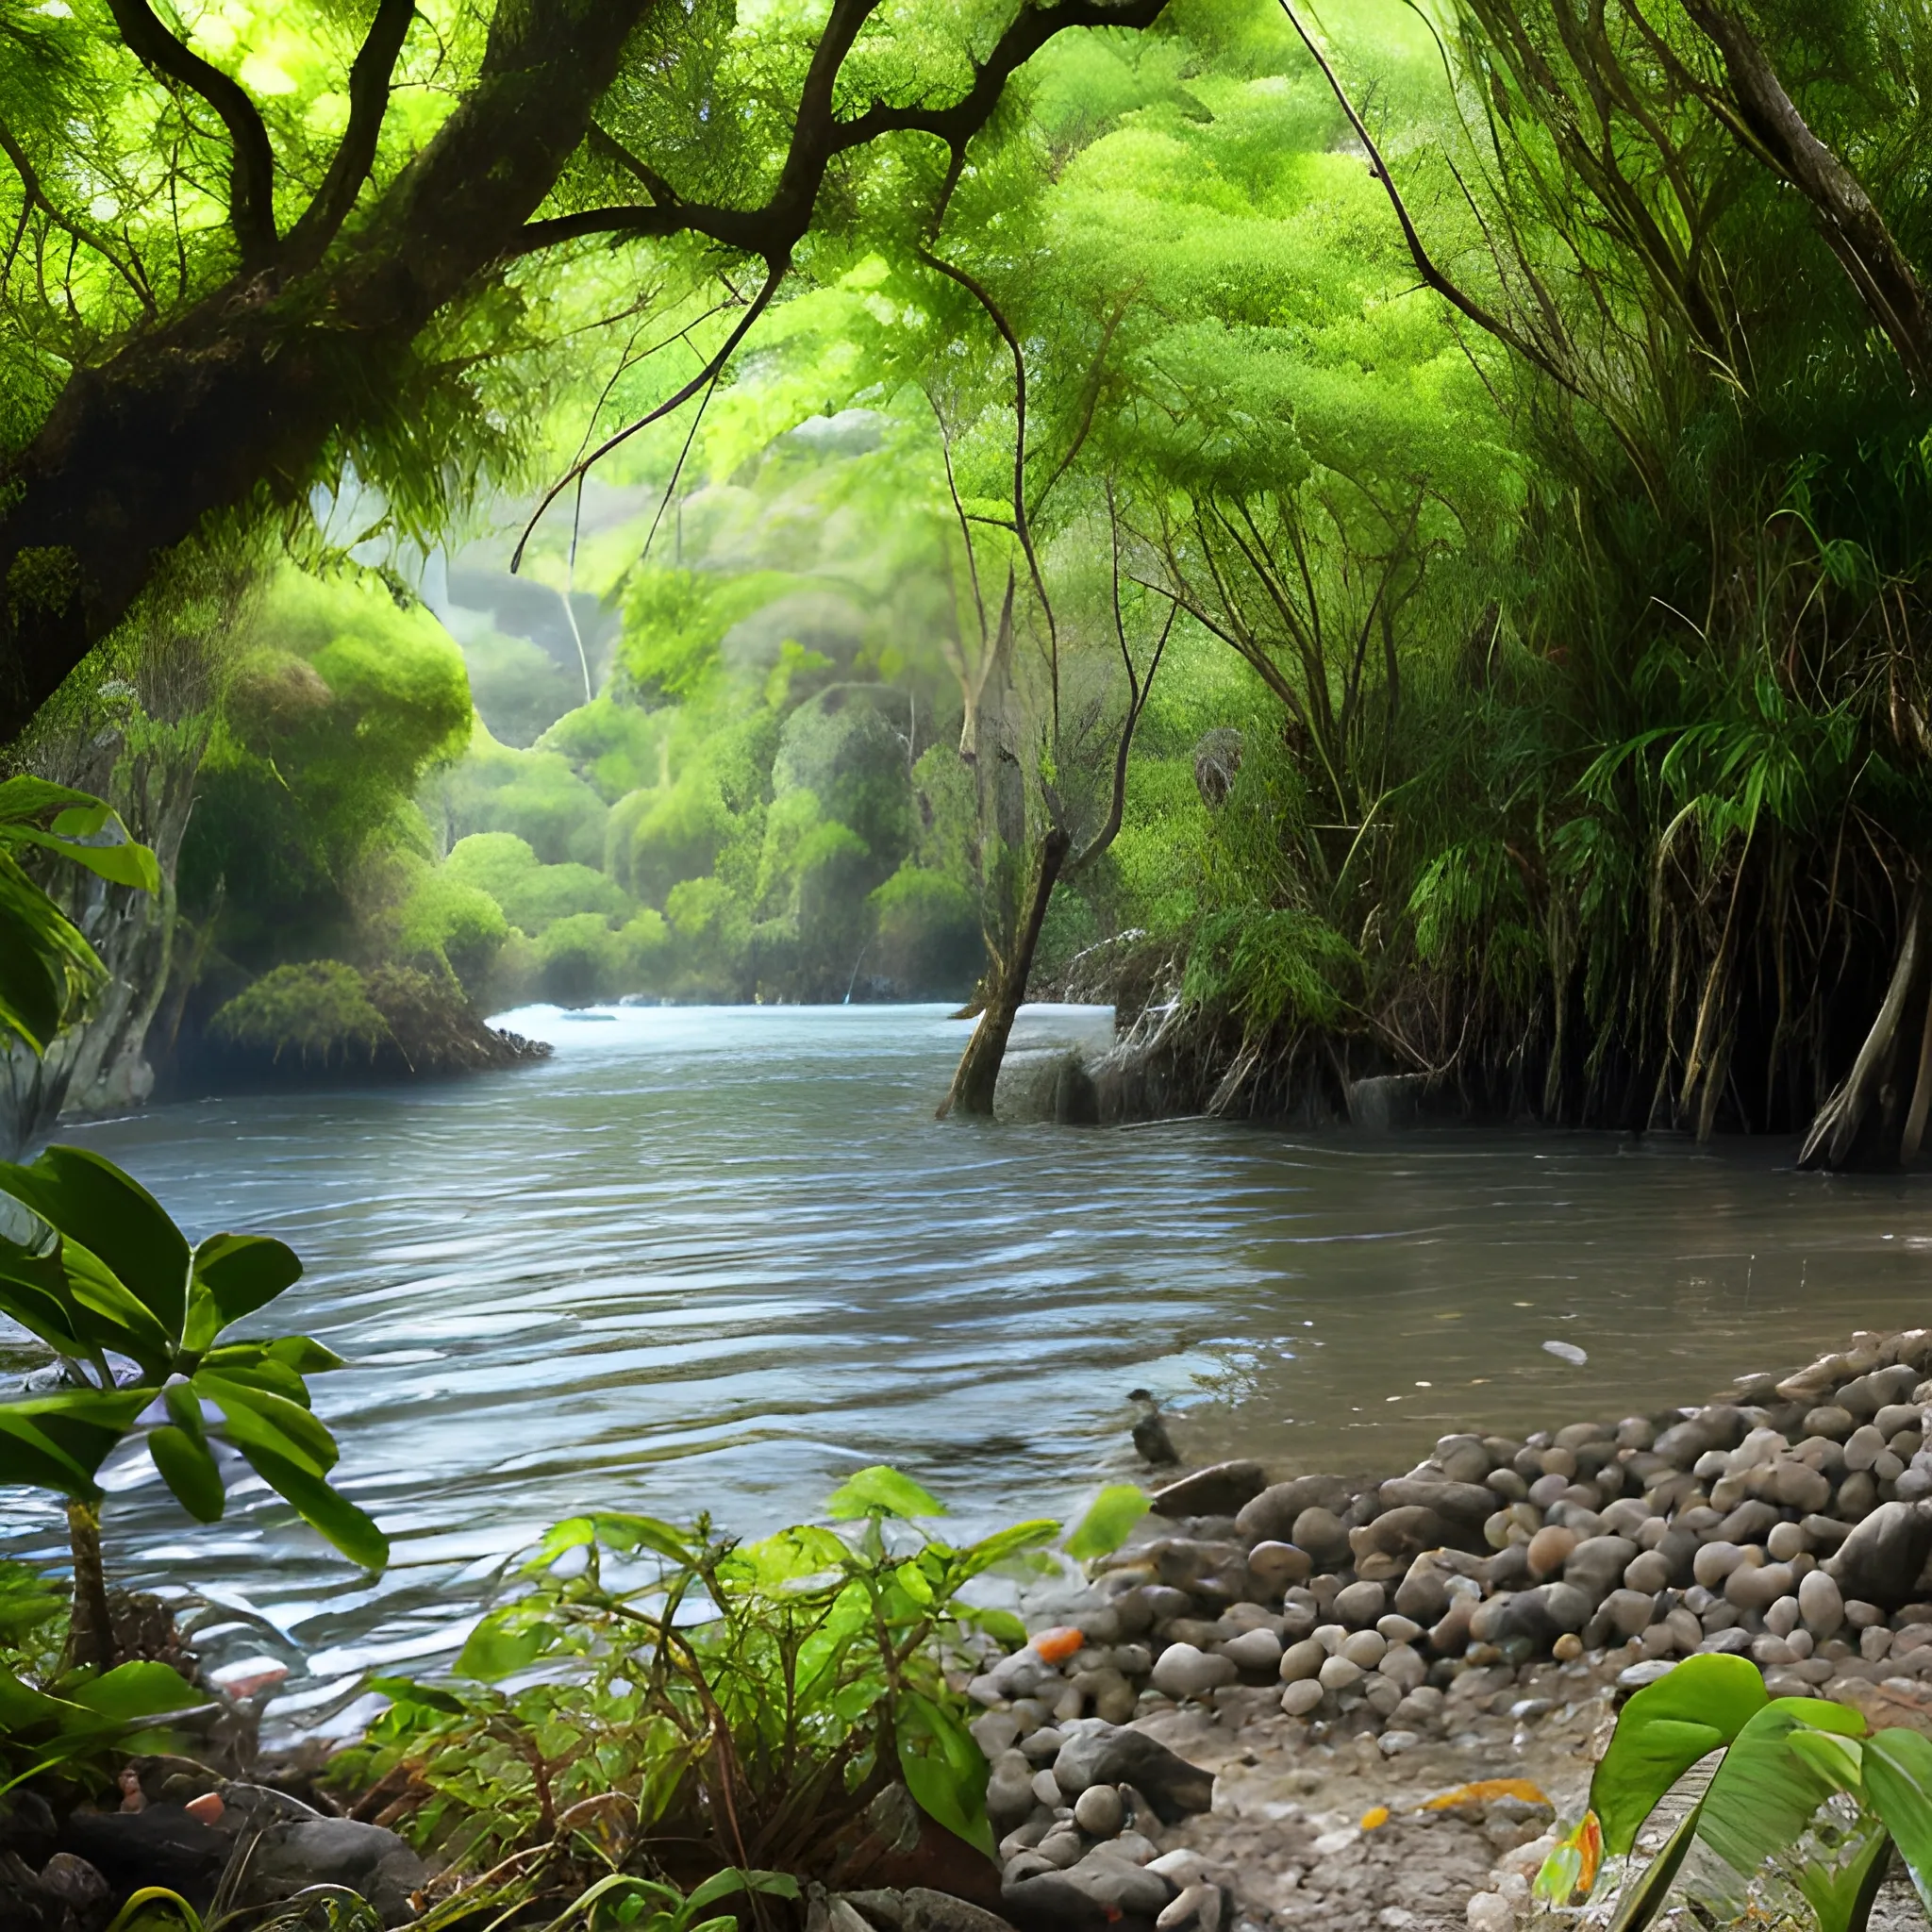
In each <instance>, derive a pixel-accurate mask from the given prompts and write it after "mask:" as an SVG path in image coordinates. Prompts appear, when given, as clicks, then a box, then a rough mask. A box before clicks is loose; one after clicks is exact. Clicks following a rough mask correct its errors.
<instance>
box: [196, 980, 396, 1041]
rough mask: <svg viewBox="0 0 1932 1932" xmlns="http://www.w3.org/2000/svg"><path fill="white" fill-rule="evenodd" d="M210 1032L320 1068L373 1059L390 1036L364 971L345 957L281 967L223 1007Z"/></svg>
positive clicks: (219, 1010) (219, 1039) (218, 1011)
mask: <svg viewBox="0 0 1932 1932" xmlns="http://www.w3.org/2000/svg"><path fill="white" fill-rule="evenodd" d="M208 1030H209V1032H210V1033H211V1034H212V1035H213V1036H214V1038H215V1039H216V1040H218V1041H223V1042H224V1043H225V1044H226V1045H229V1046H235V1047H240V1048H242V1049H243V1050H244V1051H247V1052H251V1053H265V1054H267V1055H268V1056H269V1058H270V1059H271V1060H272V1061H276V1062H278V1061H280V1059H281V1058H282V1057H283V1055H285V1054H287V1055H289V1056H291V1058H293V1059H294V1061H295V1062H296V1064H297V1065H299V1066H305V1067H306V1066H308V1065H309V1064H310V1062H311V1060H312V1061H313V1063H314V1064H315V1065H316V1066H318V1067H326V1066H329V1065H331V1064H334V1063H336V1062H342V1063H346V1062H347V1061H349V1060H350V1059H352V1058H357V1059H364V1060H373V1059H374V1058H375V1053H376V1049H377V1048H378V1047H379V1046H381V1044H382V1043H383V1041H386V1040H387V1039H388V1038H389V1037H390V1031H389V1025H388V1023H387V1022H386V1021H385V1020H384V1019H383V1017H382V1015H381V1014H380V1013H379V1012H377V1011H376V1009H375V1007H374V1006H373V1005H372V1004H371V1002H370V998H369V991H368V988H367V987H366V986H365V985H364V984H363V980H362V975H361V974H359V973H358V972H357V970H356V969H355V967H353V966H348V965H344V964H343V963H342V961H341V960H340V959H312V960H310V961H308V963H307V964H306V965H302V966H277V967H276V968H275V970H274V971H273V972H272V973H266V974H263V975H262V976H261V978H259V979H258V980H257V981H256V982H255V984H254V985H253V986H251V987H249V988H248V990H247V991H245V992H241V993H238V994H237V995H236V996H235V997H234V998H233V999H231V1000H230V1001H228V1003H227V1004H226V1005H225V1006H224V1007H222V1008H219V1009H218V1010H217V1011H216V1013H215V1016H214V1018H213V1020H212V1021H211V1022H210V1023H209V1026H208Z"/></svg>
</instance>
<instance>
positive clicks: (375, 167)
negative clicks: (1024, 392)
mask: <svg viewBox="0 0 1932 1932" xmlns="http://www.w3.org/2000/svg"><path fill="white" fill-rule="evenodd" d="M1163 4H1164V0H1052V4H1047V5H1037V4H1033V0H1026V4H1023V5H1022V6H1021V7H1020V8H1018V9H1017V10H1016V11H1015V12H1014V13H1012V14H1011V15H1010V16H1009V17H1008V20H1007V22H1006V24H1005V25H1004V27H1003V28H1001V29H1000V30H999V31H997V32H996V33H993V34H991V36H990V37H986V38H981V37H980V36H978V35H976V34H974V33H973V32H971V31H970V30H968V27H969V25H970V24H967V23H962V22H960V21H959V20H958V17H957V15H956V14H955V11H954V10H953V9H952V8H934V9H933V10H932V12H931V13H929V14H927V15H925V16H923V17H921V18H919V19H917V20H915V21H913V22H910V23H907V22H903V21H900V20H898V19H896V18H893V19H886V20H881V19H879V18H877V17H876V16H877V14H878V0H834V4H833V5H832V7H831V9H830V12H829V14H828V16H827V17H826V18H825V20H824V23H823V25H821V26H819V27H818V28H817V30H816V31H812V32H801V31H798V30H796V29H785V30H782V31H772V30H767V29H759V30H758V31H756V32H749V33H744V34H740V33H738V32H737V31H736V30H735V27H734V21H735V14H734V11H733V9H732V8H729V7H728V6H727V5H725V4H724V0H700V4H699V5H697V6H696V7H695V8H692V9H691V10H689V11H687V10H686V9H685V8H682V7H675V6H671V5H668V4H665V0H501V4H499V5H497V6H495V7H494V8H492V9H491V10H490V12H489V13H488V16H487V18H485V17H482V16H480V15H479V14H477V13H474V12H471V11H469V10H467V9H466V10H464V11H463V12H462V13H460V14H459V15H458V21H457V23H456V26H455V29H454V31H453V32H451V33H450V34H448V35H440V34H438V33H436V32H434V31H432V29H431V27H430V25H429V23H428V22H427V20H426V19H425V18H424V17H422V16H420V15H419V14H418V13H417V10H416V8H414V6H413V5H412V4H411V0H375V5H374V6H373V7H368V6H365V7H364V8H360V9H358V13H359V24H360V37H359V39H358V41H356V42H354V44H353V48H352V47H351V46H350V45H347V44H343V43H341V14H340V12H339V10H338V9H335V8H326V7H323V6H320V5H317V6H315V7H314V8H313V9H312V10H308V9H305V10H304V11H303V12H302V13H301V14H299V15H296V16H294V17H293V18H292V19H291V13H290V10H288V9H281V8H276V9H274V10H273V13H272V12H271V10H270V9H268V8H263V10H262V14H261V22H262V24H264V25H265V24H266V23H267V22H268V21H269V20H270V19H271V18H273V19H274V20H275V27H276V33H275V37H274V44H275V47H276V49H277V50H278V52H277V55H276V58H267V57H265V56H264V57H263V58H262V59H261V60H259V61H258V62H254V63H251V62H250V61H249V60H245V59H242V58H240V57H241V56H242V53H243V51H244V46H243V43H242V42H239V41H238V42H235V43H233V44H231V45H229V46H227V47H225V48H224V47H221V46H218V45H217V44H216V43H215V42H214V41H212V40H211V39H209V38H208V36H207V35H206V34H205V33H204V35H203V37H202V39H201V41H200V42H199V43H197V42H196V39H195V36H194V35H193V34H192V32H188V31H179V32H177V31H176V30H175V29H174V28H173V27H171V26H170V25H168V23H167V22H166V20H164V19H163V17H162V16H161V14H160V13H158V12H157V11H156V10H155V8H153V7H152V6H151V5H150V4H149V0H102V6H103V8H104V11H97V10H96V9H94V8H84V9H80V10H76V11H74V12H70V11H69V10H68V9H65V8H61V9H58V11H55V10H50V9H44V8H28V7H26V6H25V4H24V0H6V4H5V5H4V6H0V155H4V157H5V158H6V160H7V161H8V163H9V164H10V171H11V175H12V181H11V184H10V189H0V235H4V236H5V238H6V246H5V250H4V253H0V330H4V335H0V384H4V391H0V403H4V408H5V416H4V418H0V586H4V594H0V739H6V738H10V737H11V736H13V735H14V734H15V733H17V732H18V731H19V729H20V728H21V727H22V725H23V724H25V720H26V719H27V718H28V717H29V716H30V715H31V714H32V712H33V710H34V708H36V707H37V706H38V705H39V704H41V703H42V702H43V701H44V700H45V698H46V697H47V696H48V695H49V694H50V693H51V692H52V691H54V690H55V689H56V688H57V686H58V684H59V683H60V681H61V680H62V679H63V678H64V677H65V676H66V675H67V674H68V673H69V672H70V671H71V670H72V669H73V668H74V667H75V665H76V664H77V663H78V662H79V661H80V660H81V658H83V657H84V656H85V655H86V654H87V652H88V650H89V649H90V648H91V647H92V645H93V644H94V643H96V642H97V641H100V640H101V639H102V638H104V637H105V636H107V635H108V632H110V631H111V630H112V629H113V627H114V626H115V625H116V624H118V623H119V622H120V620H121V619H122V617H123V616H124V615H125V613H126V612H127V610H128V609H129V608H130V606H131V605H132V604H133V602H134V600H135V599H136V598H137V597H138V596H139V595H140V594H141V593H142V591H143V590H144V589H145V588H146V587H147V586H148V584H149V583H150V582H151V581H153V579H154V577H155V575H156V573H157V571H158V569H159V568H160V567H161V566H162V563H163V560H164V559H165V558H167V557H168V555H169V554H170V553H171V552H173V551H174V550H175V549H176V547H177V546H179V545H180V544H181V543H182V542H184V541H186V540H187V539H189V538H190V537H191V536H192V535H193V534H194V533H195V532H196V531H197V530H198V529H200V528H202V527H203V526H204V525H205V524H206V523H207V521H208V519H210V518H214V517H220V516H223V515H228V514H241V515H247V514H251V513H254V512H256V511H258V510H259V509H260V508H262V507H264V505H273V504H280V505H283V506H291V505H299V504H300V503H301V502H302V500H303V498H304V496H305V493H306V492H307V491H308V488H309V487H310V485H311V484H312V483H314V482H315V481H316V480H318V479H319V478H320V477H322V476H324V475H330V474H339V473H341V471H343V470H344V469H347V470H352V471H353V472H354V473H355V475H356V476H357V477H358V478H359V479H360V480H361V481H362V482H364V483H366V484H370V485H373V486H374V487H375V488H376V489H378V490H380V491H384V492H385V493H386V495H387V497H388V499H389V502H390V507H391V513H392V514H394V515H395V516H397V517H398V518H400V519H402V520H403V521H406V522H408V521H410V520H412V519H413V521H414V522H415V523H416V524H417V525H419V526H426V525H429V524H431V523H433V522H435V521H436V520H437V518H438V517H439V516H440V515H441V512H442V511H443V509H444V508H445V507H446V499H447V493H448V491H449V490H450V489H451V487H452V479H453V477H455V476H457V475H460V473H461V472H462V471H463V469H464V468H465V467H468V468H471V469H474V467H475V463H476V462H477V460H478V456H477V453H476V450H475V442H476V441H477V440H478V439H477V436H476V432H477V430H478V428H479V425H480V422H481V417H480V415H479V412H478V411H477V409H476V408H475V404H476V401H477V397H478V392H479V390H478V386H479V384H480V383H481V382H482V381H483V380H484V377H483V375H480V374H479V371H482V370H484V369H486V368H487V366H488V364H489V362H490V359H491V357H492V356H493V355H495V354H497V353H499V352H501V351H502V350H504V349H505V348H507V347H508V346H510V345H512V344H514V343H516V342H517V341H520V340H522V335H523V331H524V330H525V325H526V321H527V308H528V303H529V300H530V297H529V295H528V290H527V281H526V278H525V276H524V275H522V273H521V267H520V265H522V264H525V263H528V262H531V261H533V260H538V259H540V258H541V260H542V261H544V262H545V263H546V264H548V263H554V262H555V261H556V260H557V259H558V251H563V250H567V249H569V248H570V247H572V246H573V245H575V244H583V243H591V244H594V245H596V246H599V247H603V246H611V245H619V244H624V243H630V244H645V245H646V249H647V255H648V259H649V261H650V263H651V264H652V267H653V270H654V272H655V275H656V276H658V277H661V280H655V279H654V278H653V276H651V275H647V276H646V277H645V278H644V279H645V293H644V294H643V295H642V296H641V298H640V300H641V304H642V306H644V307H648V306H649V304H650V299H651V294H650V291H651V290H652V289H653V288H654V287H662V286H664V285H665V284H667V283H671V282H675V283H677V284H678V285H679V286H680V287H690V286H692V285H695V284H696V283H699V282H703V281H706V280H708V279H709V278H710V277H711V276H712V275H717V276H718V277H719V285H720V286H721V287H722V288H723V289H724V291H726V293H725V296H724V300H725V303H726V306H727V307H728V308H730V309H731V311H732V319H731V321H730V325H729V326H728V328H727V329H725V331H724V337H723V340H722V341H720V342H719V343H718V344H717V346H716V347H715V349H714V350H713V351H712V352H711V353H709V354H708V355H707V356H706V357H705V358H704V366H703V368H702V369H701V370H700V372H699V374H698V375H695V376H692V377H691V378H690V379H689V380H687V381H684V382H682V383H681V384H679V386H678V387H677V388H676V389H675V391H673V392H672V394H671V395H670V396H669V397H668V398H667V399H666V400H665V401H664V402H663V403H662V404H660V405H658V408H655V409H653V410H651V411H649V412H647V420H649V419H652V418H655V417H657V416H658V415H661V414H662V413H664V412H665V411H666V410H669V409H671V408H676V407H678V406H680V405H681V404H682V403H684V402H685V401H688V400H689V399H691V397H693V396H695V395H697V394H698V393H699V392H700V391H703V390H705V389H706V388H707V386H708V384H709V383H710V382H711V381H712V380H713V379H714V378H715V377H716V375H718V373H719V372H720V370H722V368H723V367H724V363H725V361H726V359H727V358H729V356H730V354H731V353H732V351H733V350H734V349H735V348H736V346H737V345H738V343H739V342H740V341H742V340H743V338H744V336H745V334H746V333H747V332H748V330H749V329H750V328H751V326H752V325H753V324H754V323H755V322H756V320H757V318H758V315H759V314H760V313H761V312H762V311H763V309H764V308H766V307H767V306H768V305H769V303H770V302H771V301H772V300H773V298H774V295H775V294H776V293H777V291H778V290H779V288H780V286H781V284H782V283H783V282H784V280H785V278H786V276H787V275H788V274H789V273H790V272H791V269H792V268H793V266H794V263H795V262H796V261H797V260H798V258H799V257H800V254H801V251H802V249H803V248H804V247H805V244H806V243H807V242H808V237H809V236H810V235H811V233H812V231H813V227H814V225H815V223H817V222H819V221H820V219H821V215H820V210H821V204H822V197H823V195H824V190H825V187H826V184H827V182H828V180H829V181H830V182H832V183H833V184H834V187H835V189H836V197H835V198H836V200H837V201H838V203H839V205H840V215H839V219H840V220H841V221H844V222H848V223H857V222H863V221H865V220H867V219H872V218H874V207H873V204H874V203H876V204H878V206H879V208H880V209H881V210H882V211H883V213H884V215H885V216H887V217H889V218H891V217H897V218H910V219H913V220H915V221H917V220H919V219H929V218H930V217H931V215H932V214H933V213H934V212H936V211H937V210H939V209H941V208H943V207H944V204H945V202H946V200H947V199H948V198H949V197H950V195H951V193H952V192H953V189H954V187H955V185H956V184H957V182H958V178H959V175H960V173H961V171H962V169H963V168H964V166H965V163H966V156H967V151H968V148H969V146H970V144H971V143H972V142H973V140H974V136H975V135H977V134H978V133H979V131H980V130H981V129H982V128H984V127H985V126H986V125H987V124H988V122H989V121H990V120H991V117H992V116H993V114H994V112H995V110H996V109H997V108H998V106H999V103H1000V100H1001V96H1002V94H1003V92H1004V91H1005V89H1006V86H1007V84H1008V81H1009V79H1010V78H1011V76H1012V75H1013V74H1014V73H1015V72H1016V71H1017V70H1018V69H1019V68H1020V67H1021V66H1022V65H1023V64H1024V62H1025V61H1026V60H1027V59H1028V58H1030V57H1031V56H1032V55H1033V54H1034V53H1035V52H1036V51H1037V50H1038V49H1039V48H1040V47H1041V46H1042V45H1043V44H1045V42H1047V41H1048V40H1050V39H1051V38H1052V37H1053V36H1055V35H1056V34H1058V33H1060V32H1063V31H1064V30H1066V29H1067V28H1070V27H1076V26H1079V27H1106V26H1116V27H1143V26H1146V25H1149V24H1151V23H1152V22H1153V21H1154V20H1155V19H1156V18H1157V17H1158V14H1159V12H1160V10H1161V8H1162V5H1163ZM263 38H264V40H266V38H267V37H266V36H264V37H263ZM345 57H346V58H345ZM278 62H279V63H280V64H278ZM231 67H232V68H233V69H234V71H232V72H231V71H230V68H231ZM251 74H253V75H254V79H253V83H252V84H251V82H250V79H249V77H248V76H249V75H251ZM404 82H407V83H408V85H409V88H410V91H411V94H412V95H413V96H416V97H417V98H411V99H408V101H407V103H406V104H405V105H399V92H400V84H401V83H404ZM269 88H273V90H274V92H268V91H267V90H268V89H269ZM318 130H320V131H318ZM875 146H876V147H879V148H880V149H881V151H882V158H881V159H880V160H879V162H878V164H877V165H876V166H875V167H874V169H873V171H872V173H871V174H870V175H868V174H867V173H866V172H865V170H864V168H863V167H862V166H861V158H862V157H863V156H864V154H865V152H866V151H867V150H870V149H872V148H874V147H875ZM104 183H105V184H107V187H106V191H105V192H104V191H103V184H104ZM737 263H748V264H752V265H755V266H756V268H757V270H758V273H759V279H758V283H757V288H756V291H755V292H747V291H746V290H745V289H742V288H741V287H739V285H738V283H737V282H736V280H735V279H734V275H735V269H734V267H733V264H737ZM684 333H685V331H683V330H680V331H679V334H680V335H683V334H684ZM465 438H467V439H468V441H469V446H468V447H467V448H465V447H464V446H463V445H464V441H465ZM485 440H486V441H487V439H485ZM597 454H600V452H593V453H591V458H587V461H588V460H593V459H594V458H595V456H596V455H597Z"/></svg>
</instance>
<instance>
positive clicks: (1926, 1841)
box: [1865, 1727, 1932, 1913]
mask: <svg viewBox="0 0 1932 1932" xmlns="http://www.w3.org/2000/svg"><path fill="white" fill-rule="evenodd" d="M1865 1792H1866V1796H1867V1797H1868V1798H1869V1799H1870V1801H1871V1804H1872V1807H1873V1809H1874V1810H1875V1811H1876V1812H1877V1813H1878V1815H1879V1817H1880V1818H1882V1819H1883V1820H1884V1821H1885V1828H1886V1829H1887V1830H1888V1831H1889V1832H1890V1834H1891V1836H1892V1838H1893V1840H1894V1841H1895V1842H1896V1843H1897V1845H1898V1850H1899V1857H1902V1858H1903V1859H1904V1860H1905V1863H1906V1870H1907V1872H1909V1873H1910V1874H1911V1875H1912V1889H1913V1890H1915V1891H1916V1892H1917V1893H1918V1894H1919V1903H1920V1904H1921V1905H1923V1906H1924V1907H1925V1909H1926V1911H1927V1912H1928V1913H1932V1738H1927V1737H1924V1735H1922V1734H1921V1733H1920V1732H1918V1731H1911V1730H1907V1729H1905V1728H1903V1727H1900V1728H1897V1729H1891V1730H1883V1731H1878V1732H1875V1733H1874V1735H1873V1737H1872V1738H1871V1739H1869V1740H1867V1742H1866V1745H1865Z"/></svg>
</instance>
